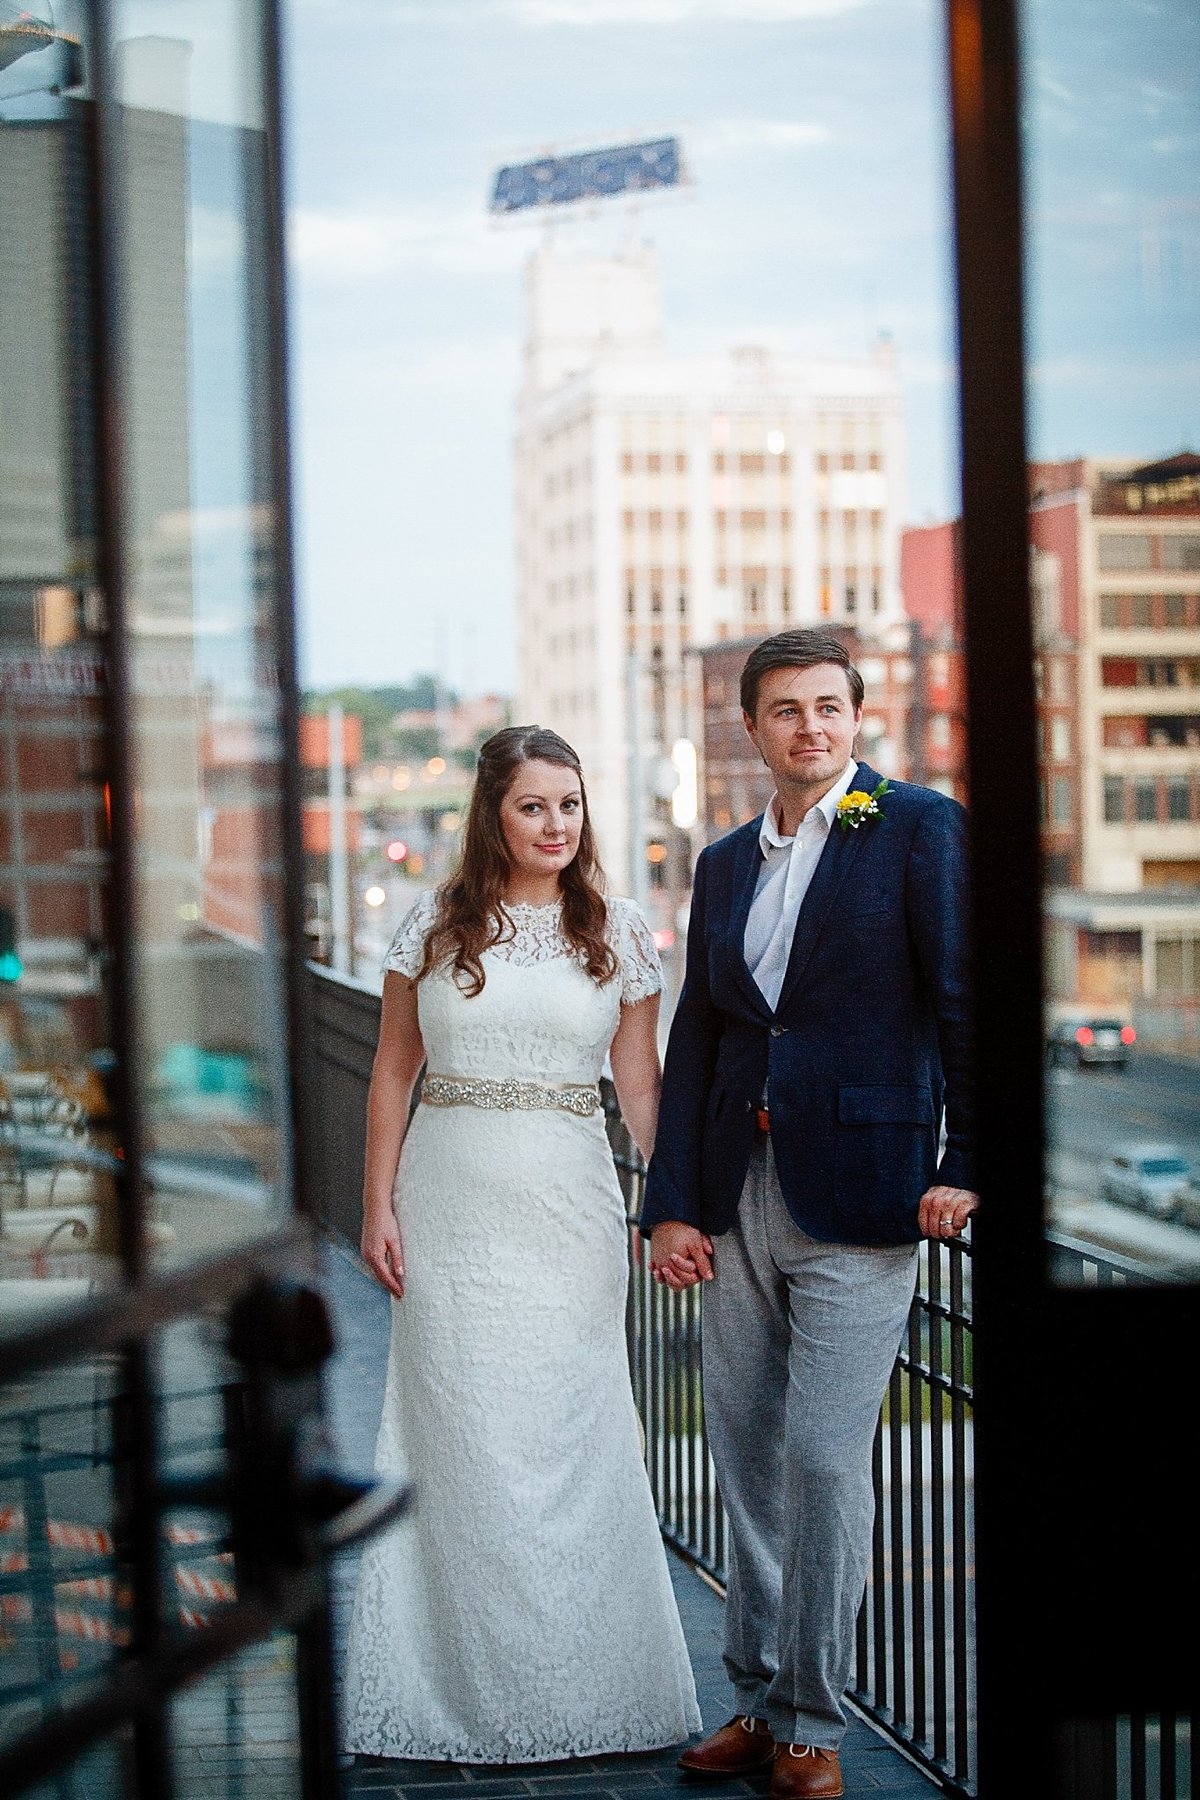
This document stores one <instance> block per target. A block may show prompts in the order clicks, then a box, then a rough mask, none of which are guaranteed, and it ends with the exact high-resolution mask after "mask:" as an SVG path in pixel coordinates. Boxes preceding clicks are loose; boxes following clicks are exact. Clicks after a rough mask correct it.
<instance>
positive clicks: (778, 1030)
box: [771, 1025, 787, 1037]
mask: <svg viewBox="0 0 1200 1800" xmlns="http://www.w3.org/2000/svg"><path fill="white" fill-rule="evenodd" d="M786 1030H787V1026H786V1025H772V1027H771V1036H772V1037H782V1036H783V1034H784V1032H785V1031H786Z"/></svg>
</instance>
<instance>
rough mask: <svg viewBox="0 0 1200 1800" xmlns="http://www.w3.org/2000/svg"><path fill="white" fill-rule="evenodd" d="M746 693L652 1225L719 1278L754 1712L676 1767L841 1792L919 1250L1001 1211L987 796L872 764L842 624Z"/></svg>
mask: <svg viewBox="0 0 1200 1800" xmlns="http://www.w3.org/2000/svg"><path fill="white" fill-rule="evenodd" d="M741 700H742V712H743V718H744V721H745V726H746V730H747V731H748V732H749V734H750V737H751V739H752V740H753V742H754V744H755V747H756V748H757V750H758V751H759V753H760V755H761V756H762V758H763V761H764V762H765V763H766V765H767V767H768V768H769V770H770V771H771V774H772V775H773V777H774V779H775V795H774V797H773V799H772V800H771V803H770V805H769V806H768V807H767V810H766V812H765V814H764V815H763V816H762V817H761V818H759V819H755V820H754V821H752V823H750V824H749V825H743V826H742V827H741V828H740V829H739V830H737V831H734V832H732V833H730V835H729V836H728V837H725V838H722V839H721V840H720V842H718V843H715V844H711V845H710V846H709V847H708V849H706V850H705V851H704V852H703V853H702V855H701V856H700V859H699V861H698V863H697V865H696V879H695V888H694V892H693V898H692V914H691V924H690V927H689V930H688V944H687V976H686V981H685V984H684V988H683V992H682V994H681V996H680V1000H679V1006H678V1009H677V1011H676V1014H675V1020H674V1024H673V1025H672V1028H671V1037H670V1043H669V1045H668V1048H667V1056H666V1067H665V1071H664V1077H663V1095H662V1105H661V1109H660V1112H659V1123H658V1138H657V1146H656V1149H655V1152H654V1157H653V1160H652V1161H651V1164H650V1170H649V1174H648V1176H647V1181H646V1198H645V1205H644V1207H643V1210H642V1218H641V1228H642V1230H643V1232H645V1233H648V1234H650V1237H651V1250H650V1256H651V1266H652V1269H653V1271H654V1274H655V1277H656V1279H658V1280H659V1281H662V1282H664V1283H665V1284H666V1285H667V1286H668V1287H671V1288H675V1289H681V1288H685V1287H690V1286H691V1285H693V1284H694V1283H695V1282H697V1281H704V1282H706V1283H710V1284H711V1285H710V1286H709V1287H708V1289H707V1292H706V1293H705V1296H704V1336H703V1346H704V1350H703V1354H704V1403H705V1415H706V1418H707V1423H708V1432H709V1440H710V1443H711V1445H712V1453H713V1459H714V1461H715V1464H716V1470H717V1478H718V1480H719V1482H720V1487H721V1493H722V1496H723V1499H724V1503H725V1509H726V1512H727V1514H728V1518H729V1525H730V1539H731V1549H730V1556H729V1594H728V1604H727V1607H726V1617H725V1666H726V1669H727V1670H728V1673H729V1677H730V1680H731V1681H732V1683H733V1686H734V1690H735V1694H736V1704H737V1716H736V1717H735V1718H734V1719H732V1720H731V1721H730V1723H729V1724H728V1725H725V1726H723V1727H722V1728H721V1729H720V1730H719V1731H717V1732H715V1733H714V1734H713V1735H712V1736H711V1737H709V1738H706V1739H705V1740H704V1742H703V1743H701V1744H697V1745H696V1746H695V1747H694V1748H692V1749H690V1750H686V1751H685V1752H684V1754H683V1756H682V1757H681V1758H680V1763H681V1766H682V1767H683V1768H685V1769H689V1770H692V1771H693V1772H695V1773H697V1774H703V1775H713V1776H736V1775H742V1774H744V1773H746V1772H747V1771H749V1770H753V1769H758V1768H766V1767H767V1766H768V1765H770V1766H771V1768H772V1775H771V1793H772V1795H775V1796H778V1797H779V1800H790V1797H791V1796H810V1795H830V1796H832V1795H838V1794H841V1793H842V1792H843V1788H842V1779H841V1771H840V1768H839V1764H838V1745H839V1743H840V1741H841V1738H842V1734H843V1732H844V1730H845V1723H846V1721H845V1714H844V1712H843V1710H842V1705H841V1696H842V1693H843V1691H844V1689H845V1686H846V1682H847V1679H848V1677H849V1672H850V1662H851V1655H852V1651H853V1644H854V1627H855V1618H856V1615H857V1612H858V1607H859V1603H860V1601H861V1599H862V1592H863V1585H864V1581H865V1578H866V1568H867V1559H868V1555H869V1551H870V1537H871V1519H872V1506H873V1498H872V1488H871V1444H872V1440H873V1437H874V1432H875V1425H876V1421H877V1418H878V1414H879V1408H880V1404H881V1402H882V1399H883V1394H884V1389H885V1387H886V1384H887V1379H888V1375H889V1372H890V1370H891V1367H892V1364H893V1361H894V1360H895V1356H896V1352H897V1349H898V1347H899V1343H900V1338H901V1334H902V1332H903V1330H904V1326H905V1322H906V1320H907V1317H908V1311H909V1307H910V1304H911V1301H912V1296H913V1290H914V1285H915V1279H916V1267H917V1242H918V1240H919V1239H920V1238H921V1237H922V1236H927V1237H932V1238H937V1239H941V1240H942V1241H948V1240H950V1239H952V1238H955V1237H957V1236H958V1234H959V1232H960V1231H961V1230H962V1228H963V1226H964V1225H965V1224H966V1222H967V1219H968V1217H969V1216H970V1214H971V1213H972V1212H973V1211H974V1209H975V1207H976V1205H977V1198H976V1195H975V1193H974V1192H973V1191H972V1190H973V1188H974V1185H975V1183H974V1176H973V1173H972V1165H971V1144H970V1126H971V1106H970V1088H969V1082H970V1058H969V1045H968V1017H967V994H966V957H965V928H966V832H965V824H966V815H965V813H964V812H963V809H962V807H961V806H959V805H958V804H957V803H956V802H955V801H953V800H948V799H946V798H945V797H944V796H942V795H941V794H936V793H933V792H931V791H930V790H929V789H927V788H920V787H912V786H908V785H900V786H896V787H888V786H887V785H886V784H885V783H883V782H882V780H881V777H880V776H879V775H878V774H877V773H876V771H875V770H874V769H870V768H868V767H867V766H866V765H865V764H863V763H856V762H855V761H854V756H853V749H854V739H855V735H856V733H857V730H858V725H859V721H860V719H861V717H862V703H863V684H862V679H861V677H860V675H859V673H858V671H857V669H855V668H854V667H853V665H852V664H851V662H850V658H849V656H848V655H847V653H846V651H845V649H844V648H843V646H842V645H841V644H840V643H839V642H838V640H837V639H836V638H833V637H830V636H827V635H826V634H824V633H822V632H819V631H784V632H781V633H779V635H778V636H776V637H772V638H768V639H767V640H766V642H765V643H762V644H759V645H758V647H757V648H756V649H755V650H754V651H752V652H751V655H750V657H749V660H748V661H747V663H746V667H745V669H744V671H743V674H742V686H741ZM943 1111H944V1116H945V1125H946V1140H945V1148H944V1150H943V1151H942V1153H941V1159H940V1161H939V1157H938V1145H939V1128H940V1125H941V1123H942V1118H943ZM718 1240H719V1241H718Z"/></svg>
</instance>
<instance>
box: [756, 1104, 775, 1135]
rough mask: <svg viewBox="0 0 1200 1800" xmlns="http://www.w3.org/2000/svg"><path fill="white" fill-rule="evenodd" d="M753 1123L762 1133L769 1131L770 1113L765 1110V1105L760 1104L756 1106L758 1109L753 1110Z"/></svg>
mask: <svg viewBox="0 0 1200 1800" xmlns="http://www.w3.org/2000/svg"><path fill="white" fill-rule="evenodd" d="M754 1123H755V1124H756V1125H757V1126H758V1129H759V1130H760V1131H761V1132H763V1133H764V1134H767V1133H769V1132H770V1130H771V1115H770V1113H769V1112H768V1111H767V1109H766V1107H765V1106H760V1107H759V1108H758V1110H757V1111H756V1112H755V1115H754Z"/></svg>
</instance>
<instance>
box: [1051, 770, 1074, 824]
mask: <svg viewBox="0 0 1200 1800" xmlns="http://www.w3.org/2000/svg"><path fill="white" fill-rule="evenodd" d="M1071 814H1072V808H1071V778H1070V776H1069V775H1056V776H1055V777H1054V807H1053V818H1054V823H1055V824H1056V825H1069V824H1070V823H1071Z"/></svg>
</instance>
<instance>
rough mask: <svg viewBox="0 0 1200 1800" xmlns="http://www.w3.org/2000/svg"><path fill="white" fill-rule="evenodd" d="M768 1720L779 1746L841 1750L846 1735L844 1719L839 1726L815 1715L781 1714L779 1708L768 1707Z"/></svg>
mask: <svg viewBox="0 0 1200 1800" xmlns="http://www.w3.org/2000/svg"><path fill="white" fill-rule="evenodd" d="M766 1720H767V1724H768V1725H769V1726H770V1728H771V1736H772V1737H773V1738H774V1739H775V1742H776V1743H777V1744H812V1745H813V1746H814V1748H815V1749H817V1750H840V1749H841V1745H842V1739H843V1738H844V1737H845V1735H846V1723H845V1720H844V1719H843V1720H842V1722H841V1723H840V1724H838V1723H837V1722H836V1721H835V1720H833V1719H830V1718H819V1717H818V1716H817V1715H816V1714H815V1713H806V1712H794V1711H791V1710H789V1711H787V1712H783V1713H781V1712H780V1711H779V1709H778V1707H774V1706H768V1707H767V1708H766Z"/></svg>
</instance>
